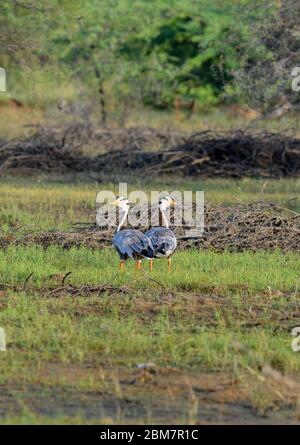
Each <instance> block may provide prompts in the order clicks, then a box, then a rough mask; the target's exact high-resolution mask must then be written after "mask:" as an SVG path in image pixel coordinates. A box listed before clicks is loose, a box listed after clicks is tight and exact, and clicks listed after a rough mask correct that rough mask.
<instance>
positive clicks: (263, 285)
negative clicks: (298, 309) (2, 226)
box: [0, 246, 300, 292]
mask: <svg viewBox="0 0 300 445" xmlns="http://www.w3.org/2000/svg"><path fill="white" fill-rule="evenodd" d="M118 267H119V264H118V256H117V254H116V252H115V251H114V250H113V249H110V248H107V249H101V250H100V249H99V250H91V249H88V248H85V247H81V248H71V249H70V250H65V249H62V248H60V247H58V246H50V247H49V248H48V249H47V250H45V249H43V248H42V247H40V246H33V247H16V246H10V247H8V249H6V250H3V251H0V274H1V280H2V282H5V283H11V284H22V283H24V281H25V279H26V277H27V276H28V275H29V274H30V273H31V272H34V279H36V280H37V283H38V285H40V286H41V285H43V283H44V284H45V282H47V279H48V277H49V276H50V275H52V274H62V275H64V274H65V273H67V272H72V275H71V277H70V278H69V279H68V281H69V282H70V281H71V282H72V283H73V284H76V285H80V284H91V285H94V284H103V283H106V282H109V283H112V284H115V285H118V286H119V285H121V284H130V285H131V286H133V287H134V288H135V289H147V288H148V287H149V277H150V278H151V277H152V278H153V279H155V280H157V282H158V283H161V284H163V285H164V286H165V287H167V288H170V289H175V290H187V291H197V290H201V289H203V288H205V287H213V286H215V287H221V288H223V289H224V290H226V289H230V288H231V287H239V286H240V285H245V286H246V288H248V289H249V291H250V292H251V291H252V292H255V291H262V290H266V289H268V288H270V289H273V290H282V291H284V290H286V291H292V290H294V289H295V288H297V286H299V280H300V277H299V255H298V254H296V253H290V254H286V255H283V254H281V253H280V252H274V253H267V252H263V251H262V252H256V253H252V252H241V253H236V254H232V253H229V252H224V253H214V252H206V251H198V250H188V251H178V252H177V253H176V254H175V255H174V256H173V266H172V267H173V271H172V273H171V274H168V273H167V264H166V260H163V259H161V260H158V261H156V262H155V264H154V271H153V273H152V274H151V275H149V274H148V262H147V261H144V262H143V271H144V272H145V273H146V275H144V274H137V273H136V272H135V270H134V263H133V262H132V261H128V262H127V264H126V268H125V273H123V274H120V273H119V272H118ZM151 287H152V288H153V287H154V288H156V289H159V288H160V284H156V283H155V282H152V283H151Z"/></svg>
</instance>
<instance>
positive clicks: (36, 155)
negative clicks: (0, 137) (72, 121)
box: [0, 126, 88, 174]
mask: <svg viewBox="0 0 300 445" xmlns="http://www.w3.org/2000/svg"><path fill="white" fill-rule="evenodd" d="M79 130H80V128H77V127H76V126H75V127H74V126H70V127H68V128H67V129H64V130H62V129H44V128H42V127H39V128H38V130H37V131H36V132H35V133H34V134H33V135H32V136H29V137H27V138H25V139H23V140H20V141H18V140H15V141H10V142H7V143H4V144H2V145H1V146H0V174H2V173H5V172H7V171H8V170H14V171H16V172H18V173H24V172H25V173H39V172H48V173H51V172H56V173H65V172H66V171H80V170H82V169H86V168H88V165H87V163H86V160H85V159H84V158H83V157H82V156H81V154H80V153H79V151H78V148H79V146H80V144H81V143H80V142H78V138H79V137H80V135H79V134H78V132H79Z"/></svg>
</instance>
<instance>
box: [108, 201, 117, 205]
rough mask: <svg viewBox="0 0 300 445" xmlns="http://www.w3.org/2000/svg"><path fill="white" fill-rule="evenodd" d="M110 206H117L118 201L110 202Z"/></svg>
mask: <svg viewBox="0 0 300 445" xmlns="http://www.w3.org/2000/svg"><path fill="white" fill-rule="evenodd" d="M109 204H110V205H112V206H116V205H117V204H118V201H117V200H115V201H113V202H110V203H109Z"/></svg>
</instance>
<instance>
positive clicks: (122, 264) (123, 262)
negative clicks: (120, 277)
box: [120, 260, 125, 271]
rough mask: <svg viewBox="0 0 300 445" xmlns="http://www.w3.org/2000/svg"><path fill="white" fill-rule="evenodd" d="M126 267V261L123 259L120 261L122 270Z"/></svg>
mask: <svg viewBox="0 0 300 445" xmlns="http://www.w3.org/2000/svg"><path fill="white" fill-rule="evenodd" d="M124 268H125V261H124V260H121V261H120V270H121V271H122V270H124Z"/></svg>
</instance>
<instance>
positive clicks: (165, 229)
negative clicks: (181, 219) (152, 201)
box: [145, 196, 177, 272]
mask: <svg viewBox="0 0 300 445" xmlns="http://www.w3.org/2000/svg"><path fill="white" fill-rule="evenodd" d="M175 205H176V202H175V200H174V199H173V198H171V196H163V197H162V198H160V200H159V212H160V213H159V214H160V218H159V219H160V221H159V224H160V226H159V227H152V228H151V229H150V230H148V231H147V232H146V233H145V235H146V236H147V237H148V238H149V239H150V240H151V242H152V246H153V249H154V258H167V259H168V271H169V272H171V255H172V254H173V253H174V251H175V249H176V247H177V240H176V236H175V234H174V232H173V231H172V230H171V229H170V228H169V221H168V218H167V209H168V208H169V207H174V206H175ZM152 267H153V262H152V258H151V259H150V271H152Z"/></svg>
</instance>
